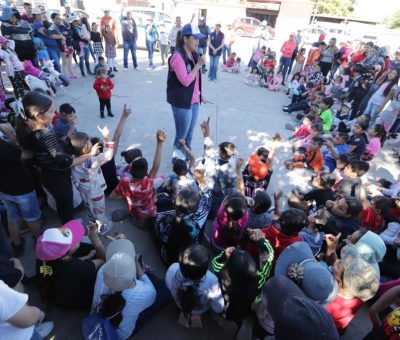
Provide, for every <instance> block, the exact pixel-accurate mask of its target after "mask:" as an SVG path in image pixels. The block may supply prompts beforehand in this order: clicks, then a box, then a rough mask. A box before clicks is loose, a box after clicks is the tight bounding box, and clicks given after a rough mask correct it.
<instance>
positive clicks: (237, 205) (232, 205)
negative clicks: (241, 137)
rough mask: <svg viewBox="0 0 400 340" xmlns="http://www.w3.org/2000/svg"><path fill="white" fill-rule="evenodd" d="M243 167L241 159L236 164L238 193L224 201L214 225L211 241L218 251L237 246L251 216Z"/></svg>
mask: <svg viewBox="0 0 400 340" xmlns="http://www.w3.org/2000/svg"><path fill="white" fill-rule="evenodd" d="M242 165H243V160H242V159H240V158H239V159H238V160H237V163H236V174H237V182H236V192H234V193H232V194H230V195H228V196H227V197H226V198H225V199H224V201H223V202H222V204H221V205H220V207H219V208H218V212H217V216H216V217H215V219H214V221H213V224H212V231H211V241H212V245H213V247H214V248H215V249H218V250H223V249H225V248H227V247H232V246H234V247H235V246H237V245H238V244H239V242H240V241H241V239H242V237H243V232H244V230H245V228H246V226H247V221H248V218H249V214H248V211H247V200H246V198H245V196H244V195H243V194H244V187H243V178H242Z"/></svg>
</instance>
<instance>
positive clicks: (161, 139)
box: [156, 130, 167, 143]
mask: <svg viewBox="0 0 400 340" xmlns="http://www.w3.org/2000/svg"><path fill="white" fill-rule="evenodd" d="M156 137H157V142H158V143H164V142H165V138H167V135H166V134H165V132H164V131H163V130H158V131H157V134H156Z"/></svg>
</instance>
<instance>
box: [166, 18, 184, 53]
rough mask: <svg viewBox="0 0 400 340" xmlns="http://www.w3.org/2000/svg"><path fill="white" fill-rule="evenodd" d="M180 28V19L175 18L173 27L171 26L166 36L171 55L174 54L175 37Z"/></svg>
mask: <svg viewBox="0 0 400 340" xmlns="http://www.w3.org/2000/svg"><path fill="white" fill-rule="evenodd" d="M181 28H182V24H181V17H176V18H175V25H174V26H172V28H171V31H170V32H169V34H168V40H169V42H170V44H171V54H174V52H175V48H176V35H177V34H178V31H180V29H181Z"/></svg>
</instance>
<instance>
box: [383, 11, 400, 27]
mask: <svg viewBox="0 0 400 340" xmlns="http://www.w3.org/2000/svg"><path fill="white" fill-rule="evenodd" d="M384 23H385V24H386V26H387V27H388V28H392V29H395V28H400V11H397V12H394V13H393V15H392V16H391V17H388V18H385V20H384Z"/></svg>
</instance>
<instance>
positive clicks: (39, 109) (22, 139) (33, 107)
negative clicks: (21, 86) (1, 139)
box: [15, 91, 53, 150]
mask: <svg viewBox="0 0 400 340" xmlns="http://www.w3.org/2000/svg"><path fill="white" fill-rule="evenodd" d="M52 105H53V99H52V98H51V97H50V96H48V95H47V94H44V93H42V92H39V91H30V92H27V93H26V94H25V96H24V98H23V99H22V106H23V110H22V111H23V112H22V113H21V114H20V115H19V116H18V117H17V118H16V122H15V132H16V134H17V140H18V143H19V144H20V145H21V147H23V148H25V149H27V150H31V149H32V145H31V139H30V136H31V134H32V126H31V122H32V121H33V120H35V119H36V117H37V116H38V115H43V114H44V113H46V112H47V111H48V110H49V109H50V108H51V106H52Z"/></svg>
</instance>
